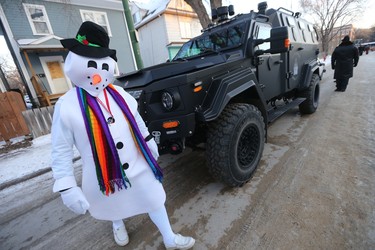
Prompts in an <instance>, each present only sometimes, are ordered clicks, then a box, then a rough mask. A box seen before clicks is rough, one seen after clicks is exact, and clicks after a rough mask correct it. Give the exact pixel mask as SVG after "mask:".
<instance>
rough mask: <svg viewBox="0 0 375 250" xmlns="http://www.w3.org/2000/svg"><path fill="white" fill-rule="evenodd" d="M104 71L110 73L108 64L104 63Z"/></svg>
mask: <svg viewBox="0 0 375 250" xmlns="http://www.w3.org/2000/svg"><path fill="white" fill-rule="evenodd" d="M102 70H107V71H109V65H108V64H107V63H103V65H102Z"/></svg>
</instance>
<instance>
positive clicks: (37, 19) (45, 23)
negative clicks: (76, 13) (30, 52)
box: [23, 3, 53, 35]
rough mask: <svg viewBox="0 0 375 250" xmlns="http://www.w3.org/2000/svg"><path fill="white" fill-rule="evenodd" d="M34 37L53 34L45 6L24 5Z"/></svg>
mask: <svg viewBox="0 0 375 250" xmlns="http://www.w3.org/2000/svg"><path fill="white" fill-rule="evenodd" d="M23 7H24V9H25V12H26V16H27V19H28V20H29V23H30V26H31V29H32V31H33V34H34V35H50V34H53V31H52V27H51V24H50V22H49V19H48V16H47V12H46V9H45V7H44V6H43V5H35V4H26V3H24V4H23Z"/></svg>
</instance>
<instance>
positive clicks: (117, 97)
mask: <svg viewBox="0 0 375 250" xmlns="http://www.w3.org/2000/svg"><path fill="white" fill-rule="evenodd" d="M107 90H108V92H109V93H110V94H111V96H112V97H113V99H114V100H115V101H116V103H117V104H118V105H119V107H120V108H121V110H122V111H123V112H124V114H125V116H126V118H127V119H128V121H129V123H130V125H131V127H132V129H133V131H134V133H135V136H136V137H137V138H138V141H139V142H140V143H141V145H140V146H142V148H143V149H144V150H145V151H146V154H147V156H148V157H149V159H150V160H151V164H152V165H153V166H150V167H155V169H153V170H154V174H155V177H156V178H157V179H158V180H160V181H161V179H162V176H163V174H162V170H161V168H160V166H159V164H158V163H157V162H156V160H155V158H154V157H153V155H152V153H151V151H150V149H149V148H148V146H147V143H146V141H145V139H144V138H143V136H142V133H141V131H140V130H139V128H138V125H137V122H136V120H135V119H134V116H133V114H132V113H131V111H130V109H129V106H128V104H127V103H126V102H125V100H124V98H123V97H122V96H121V95H120V94H119V93H118V92H117V91H116V90H115V89H112V88H111V87H108V88H107ZM145 158H146V157H145ZM146 160H147V158H146ZM149 164H150V163H149Z"/></svg>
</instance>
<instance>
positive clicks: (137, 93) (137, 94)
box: [127, 90, 142, 100]
mask: <svg viewBox="0 0 375 250" xmlns="http://www.w3.org/2000/svg"><path fill="white" fill-rule="evenodd" d="M127 92H128V93H129V94H130V95H131V96H133V97H134V98H135V99H136V100H138V99H139V97H140V96H141V94H142V90H128V91H127Z"/></svg>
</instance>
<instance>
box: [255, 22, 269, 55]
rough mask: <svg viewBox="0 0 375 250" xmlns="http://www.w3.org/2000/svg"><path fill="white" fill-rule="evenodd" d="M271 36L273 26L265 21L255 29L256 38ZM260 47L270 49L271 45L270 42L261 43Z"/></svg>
mask: <svg viewBox="0 0 375 250" xmlns="http://www.w3.org/2000/svg"><path fill="white" fill-rule="evenodd" d="M270 37H271V26H270V25H269V24H265V23H264V24H263V23H258V25H257V27H256V29H255V33H254V38H256V39H267V38H270ZM258 47H259V49H261V50H266V49H270V48H271V45H270V43H269V42H268V43H263V44H260V45H259V46H258Z"/></svg>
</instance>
